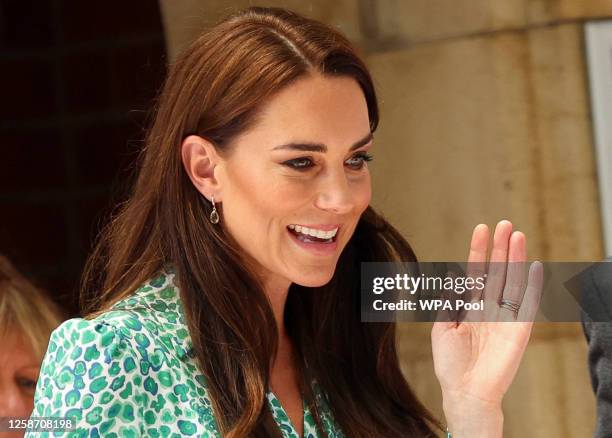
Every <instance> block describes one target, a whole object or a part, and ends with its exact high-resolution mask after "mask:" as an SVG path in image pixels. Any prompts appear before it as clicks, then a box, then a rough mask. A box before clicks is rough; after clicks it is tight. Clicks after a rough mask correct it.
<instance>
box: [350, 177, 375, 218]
mask: <svg viewBox="0 0 612 438" xmlns="http://www.w3.org/2000/svg"><path fill="white" fill-rule="evenodd" d="M354 196H355V198H354V199H355V206H356V208H355V209H356V210H357V211H358V213H359V215H361V213H363V212H364V211H365V209H366V208H368V205H370V201H371V200H372V183H371V177H370V175H369V174H368V175H367V177H366V178H364V180H363V181H360V182H359V183H358V184H357V186H356V187H355V195H354Z"/></svg>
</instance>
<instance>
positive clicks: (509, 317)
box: [499, 231, 527, 321]
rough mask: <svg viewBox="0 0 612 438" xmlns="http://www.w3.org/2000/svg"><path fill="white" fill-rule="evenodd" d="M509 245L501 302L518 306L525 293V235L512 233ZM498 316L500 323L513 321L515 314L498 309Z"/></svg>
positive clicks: (511, 311)
mask: <svg viewBox="0 0 612 438" xmlns="http://www.w3.org/2000/svg"><path fill="white" fill-rule="evenodd" d="M509 245H510V246H509V249H508V265H507V271H506V281H505V284H504V291H503V293H502V297H501V300H508V301H510V302H512V303H515V304H516V305H517V306H520V305H521V302H522V300H523V293H524V292H525V286H524V285H525V259H526V258H527V249H526V240H525V235H524V234H523V233H521V232H520V231H515V232H513V233H512V235H511V236H510V244H509ZM501 300H500V301H501ZM499 316H500V318H499V319H500V320H501V321H515V320H516V317H517V313H516V312H514V311H513V310H511V309H507V308H505V307H500V309H499Z"/></svg>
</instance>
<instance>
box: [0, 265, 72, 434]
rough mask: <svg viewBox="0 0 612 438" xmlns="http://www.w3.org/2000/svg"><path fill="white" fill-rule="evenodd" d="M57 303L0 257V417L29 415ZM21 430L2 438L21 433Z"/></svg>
mask: <svg viewBox="0 0 612 438" xmlns="http://www.w3.org/2000/svg"><path fill="white" fill-rule="evenodd" d="M61 316H62V315H61V312H60V310H59V308H58V306H57V305H56V304H55V303H54V302H53V301H51V300H50V299H49V298H48V297H47V296H45V295H44V293H43V292H41V291H40V290H39V289H37V288H36V287H35V286H34V285H33V284H32V283H31V282H30V281H28V280H27V279H26V278H25V277H24V276H23V275H22V274H20V273H19V272H18V271H17V269H15V267H14V266H13V265H12V264H11V262H9V261H8V260H7V259H6V258H5V257H3V256H0V346H1V347H0V417H22V418H26V417H29V416H30V413H31V412H32V409H33V407H34V390H35V389H36V382H37V379H38V372H39V369H40V364H41V362H42V359H43V356H44V354H45V351H46V349H47V344H48V342H49V337H50V335H51V332H52V331H53V330H54V329H55V328H56V327H57V326H58V325H59V324H60V323H61V321H62V317H61ZM22 435H23V429H21V431H19V430H16V431H15V432H14V433H10V434H8V433H3V434H2V436H3V437H9V436H22Z"/></svg>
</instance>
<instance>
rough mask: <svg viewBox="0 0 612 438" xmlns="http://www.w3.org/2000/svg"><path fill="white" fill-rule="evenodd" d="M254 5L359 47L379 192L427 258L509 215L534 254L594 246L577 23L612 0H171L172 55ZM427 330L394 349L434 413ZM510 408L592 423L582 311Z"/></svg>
mask: <svg viewBox="0 0 612 438" xmlns="http://www.w3.org/2000/svg"><path fill="white" fill-rule="evenodd" d="M248 4H263V5H274V6H284V7H288V8H291V9H294V10H296V11H298V12H301V13H304V14H307V15H310V16H312V17H314V18H317V19H320V20H322V21H325V22H328V23H331V24H333V25H336V26H338V27H340V28H341V29H342V30H343V31H344V32H345V33H346V34H347V35H348V36H349V37H350V38H351V39H352V40H353V41H354V42H355V43H356V44H357V45H358V46H360V47H361V48H362V49H363V50H364V52H365V54H366V59H367V62H368V64H369V65H370V67H371V70H372V73H373V76H374V78H375V80H376V83H377V87H378V92H379V96H380V102H381V110H382V122H381V125H380V128H379V131H378V132H377V133H376V134H375V143H376V145H375V147H374V149H373V150H372V152H373V154H374V156H375V161H374V162H373V164H372V171H373V174H374V205H375V206H376V207H377V208H379V209H380V210H381V211H382V212H384V213H385V215H386V216H387V217H388V218H389V219H390V220H391V221H392V222H393V223H394V224H396V225H397V226H398V228H399V229H400V230H401V231H402V232H403V233H404V235H405V236H406V237H407V238H408V239H409V241H410V242H411V243H412V244H413V246H414V247H415V249H416V251H417V253H418V254H419V255H420V257H421V258H422V259H425V260H434V259H436V260H457V259H463V258H465V257H466V253H467V245H468V239H469V235H470V232H471V229H472V227H473V226H474V225H475V224H477V223H480V222H485V223H488V224H491V225H493V224H494V223H495V222H497V221H498V220H500V219H502V218H508V219H511V220H512V221H513V222H514V223H515V226H516V228H518V229H520V230H522V231H524V232H525V233H526V234H527V237H528V250H529V254H530V257H532V258H539V259H541V260H545V261H561V260H564V261H569V260H597V259H599V258H600V257H601V256H602V252H603V251H602V235H601V224H600V219H599V218H600V213H599V205H598V192H597V185H596V175H595V163H594V156H593V146H592V139H591V125H590V119H589V106H588V94H587V84H586V75H585V65H584V53H583V42H582V21H583V20H584V19H587V18H590V17H605V16H609V15H612V2H610V1H609V0H582V1H575V0H523V1H518V0H515V1H490V0H462V1H456V0H404V1H401V2H400V1H395V0H361V1H357V0H341V1H337V2H328V1H324V0H318V1H308V2H305V1H293V0H291V1H280V0H279V1H274V2H270V1H268V2H257V1H247V0H243V1H231V2H230V1H195V0H165V1H162V2H161V5H162V11H163V12H164V17H165V20H166V27H167V30H168V45H169V49H170V53H171V54H175V53H177V52H178V51H179V50H180V48H181V47H182V46H183V45H184V44H185V43H186V42H188V41H189V40H190V39H191V38H193V37H194V35H196V34H197V33H198V32H199V31H200V30H201V29H202V28H203V27H204V26H206V25H207V24H209V23H213V22H215V21H217V20H218V19H219V18H220V17H222V16H224V15H225V14H226V13H227V12H231V11H232V10H235V9H236V8H237V7H243V6H246V5H248ZM228 5H231V6H228ZM430 328H431V327H430V325H427V324H421V325H417V324H405V325H402V326H401V327H400V351H401V357H402V359H403V364H404V371H405V372H406V375H407V376H408V378H409V380H410V381H411V382H412V384H413V386H414V387H415V390H416V392H417V394H418V395H419V396H420V397H421V398H422V399H423V400H424V401H425V403H426V405H427V406H428V407H430V408H431V409H432V410H433V411H435V412H436V413H437V414H438V415H440V416H441V414H442V411H441V406H440V402H441V400H440V391H439V387H438V384H437V382H436V380H435V378H434V375H433V367H432V363H431V351H430V349H431V346H430V341H429V330H430ZM505 415H506V426H505V436H506V437H511V438H513V437H551V436H555V437H568V438H569V437H587V436H590V435H591V434H592V431H593V424H594V415H595V412H594V399H593V394H592V391H591V389H590V384H589V380H588V371H587V368H586V345H585V341H584V336H583V334H582V331H581V328H580V326H579V324H538V325H537V326H536V328H535V331H534V334H533V337H532V340H531V342H530V344H529V347H528V349H527V353H526V356H525V360H524V362H523V364H522V365H521V368H520V370H519V373H518V376H517V379H516V380H515V382H514V384H513V386H512V387H511V389H510V391H509V394H508V396H507V397H506V401H505ZM441 418H442V417H441Z"/></svg>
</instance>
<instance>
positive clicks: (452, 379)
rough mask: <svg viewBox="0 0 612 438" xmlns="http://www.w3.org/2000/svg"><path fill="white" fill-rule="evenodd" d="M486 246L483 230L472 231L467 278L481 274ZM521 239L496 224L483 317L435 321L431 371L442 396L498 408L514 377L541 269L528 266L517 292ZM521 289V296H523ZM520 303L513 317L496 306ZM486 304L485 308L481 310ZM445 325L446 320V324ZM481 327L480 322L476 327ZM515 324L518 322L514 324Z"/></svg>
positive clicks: (509, 227)
mask: <svg viewBox="0 0 612 438" xmlns="http://www.w3.org/2000/svg"><path fill="white" fill-rule="evenodd" d="M487 244H488V229H487V227H486V226H479V227H476V229H475V230H474V235H473V237H472V244H471V248H470V257H469V258H468V262H469V264H468V266H469V267H468V275H470V276H477V275H482V274H483V273H484V266H485V262H486V254H487ZM525 258H526V257H525V237H524V235H523V234H522V233H519V232H514V233H512V224H510V223H509V222H507V221H504V222H500V224H499V225H498V227H497V229H496V232H495V237H494V247H493V251H492V253H491V260H490V262H491V263H490V265H489V272H488V273H489V274H490V275H489V278H488V279H487V285H486V288H485V291H484V295H483V297H482V298H483V299H484V300H485V309H488V310H487V314H486V316H484V317H483V315H482V314H479V316H478V318H480V319H476V318H475V317H474V316H473V314H469V313H468V314H466V315H463V320H462V322H460V323H457V322H454V321H451V322H444V321H442V320H440V321H437V322H436V323H435V324H434V327H433V330H432V333H431V337H432V349H433V359H434V368H435V372H436V376H437V377H438V380H439V381H440V386H441V387H442V390H443V392H448V393H455V394H463V395H466V396H470V397H473V398H477V399H479V400H483V401H488V402H500V401H501V399H502V397H503V395H504V394H505V392H506V391H507V389H508V387H509V386H510V383H512V380H513V378H514V376H515V374H516V371H517V369H518V366H519V364H520V361H521V358H522V356H523V353H524V351H525V347H526V346H527V342H528V341H529V335H530V333H531V327H532V325H533V322H532V321H533V319H534V316H535V311H536V310H537V305H538V302H539V295H540V294H539V291H540V290H541V269H540V267H541V265H539V264H534V265H532V269H530V272H529V281H528V284H527V287H526V288H525V287H522V284H521V283H520V280H519V277H521V276H522V274H523V272H522V271H521V266H524V264H523V263H515V264H513V265H512V267H511V268H508V267H507V266H506V263H507V262H508V261H509V262H524V261H525ZM525 289H526V290H525ZM502 296H503V297H504V298H510V299H512V301H515V302H518V303H521V302H522V304H521V308H520V310H519V312H518V315H516V314H514V312H512V311H510V310H507V309H505V308H499V306H497V305H494V306H493V305H491V304H492V303H495V304H496V303H497V302H498V301H499V300H500V299H501V297H502ZM487 303H489V305H488V306H487ZM446 321H448V319H446ZM477 321H486V322H477ZM519 321H520V322H519Z"/></svg>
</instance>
